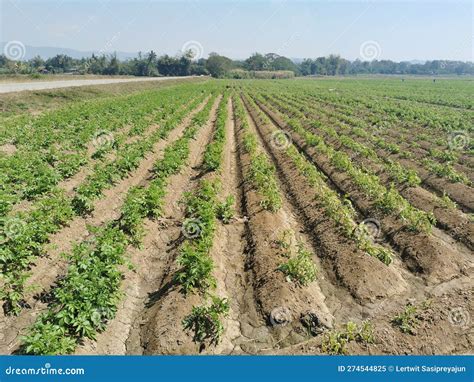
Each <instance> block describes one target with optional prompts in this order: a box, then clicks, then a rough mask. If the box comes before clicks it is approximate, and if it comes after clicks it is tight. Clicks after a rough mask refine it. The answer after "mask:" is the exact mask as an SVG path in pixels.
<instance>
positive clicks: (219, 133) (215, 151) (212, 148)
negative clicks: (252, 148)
mask: <svg viewBox="0 0 474 382" xmlns="http://www.w3.org/2000/svg"><path fill="white" fill-rule="evenodd" d="M228 99H229V95H228V93H227V92H226V93H224V96H223V98H222V101H221V103H220V105H219V109H218V110H217V119H216V123H215V128H214V136H213V139H212V141H211V143H209V145H208V146H207V147H206V151H205V152H204V161H203V167H204V169H205V170H206V171H216V170H219V168H220V164H221V159H222V152H223V150H224V145H225V125H226V121H227V114H228V113H227V102H228Z"/></svg>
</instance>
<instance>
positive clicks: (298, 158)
mask: <svg viewBox="0 0 474 382" xmlns="http://www.w3.org/2000/svg"><path fill="white" fill-rule="evenodd" d="M247 99H248V102H249V104H251V105H252V107H253V110H255V111H256V113H257V115H258V118H259V123H262V124H265V125H267V126H272V125H271V122H270V121H269V120H268V117H267V116H266V115H265V114H264V113H263V112H262V111H261V110H259V109H258V108H257V105H256V104H255V102H254V101H253V100H252V99H251V98H247ZM275 131H278V130H275ZM299 131H300V133H305V134H311V133H309V132H307V131H306V130H304V129H300V130H299ZM314 139H317V137H314ZM285 153H286V155H287V156H288V157H289V159H290V160H291V161H292V162H293V164H294V165H295V166H296V168H297V169H298V171H299V172H300V174H301V175H303V176H304V177H305V178H306V180H307V181H308V183H309V184H310V185H311V187H312V189H313V191H314V193H315V197H314V200H315V201H316V202H317V203H318V204H319V205H320V206H321V207H322V208H323V209H324V211H325V213H326V215H327V216H328V217H329V218H330V219H331V220H332V221H334V222H335V223H336V225H337V226H338V227H340V228H341V232H342V233H343V234H344V235H345V236H346V237H348V238H350V239H352V240H354V241H355V243H356V244H357V247H358V248H359V249H361V250H362V251H364V252H365V253H367V254H369V255H370V256H373V257H375V258H377V259H379V260H380V261H382V262H383V263H384V264H386V265H389V264H390V263H391V262H392V257H393V253H392V252H391V251H390V250H389V249H387V248H385V247H383V246H381V245H376V244H375V243H374V242H373V241H372V239H371V238H370V235H369V234H368V233H367V232H361V229H363V227H362V226H361V227H359V226H358V225H357V223H356V218H357V214H356V211H355V209H354V207H353V206H352V203H351V202H350V200H349V199H347V198H344V199H342V200H341V198H340V197H339V195H338V194H337V192H336V191H334V190H333V189H332V188H330V187H329V186H328V185H327V183H326V181H327V177H326V176H325V175H324V174H322V173H321V172H320V171H319V170H318V169H317V168H316V167H315V166H314V165H313V164H312V163H311V162H309V161H308V160H307V159H306V157H305V156H304V155H303V154H302V153H300V152H299V151H298V149H297V148H296V147H295V146H294V145H293V144H288V146H287V147H286V149H285Z"/></svg>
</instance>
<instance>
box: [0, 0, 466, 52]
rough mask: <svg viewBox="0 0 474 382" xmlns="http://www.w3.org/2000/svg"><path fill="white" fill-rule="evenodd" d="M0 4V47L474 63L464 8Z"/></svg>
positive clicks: (452, 4)
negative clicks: (191, 49)
mask: <svg viewBox="0 0 474 382" xmlns="http://www.w3.org/2000/svg"><path fill="white" fill-rule="evenodd" d="M0 1H1V4H2V6H1V19H0V21H1V27H0V29H1V34H0V41H4V42H7V41H11V40H16V41H21V42H22V43H23V44H25V45H31V46H52V47H64V48H73V49H78V50H99V51H104V52H112V51H115V50H116V51H125V52H137V51H148V50H150V49H153V50H155V51H156V52H158V54H162V53H168V54H175V53H178V52H179V51H180V50H181V48H182V47H183V45H184V44H186V42H188V44H190V45H192V46H195V47H196V46H197V48H195V49H198V50H200V53H202V54H203V56H207V55H208V54H209V53H210V52H212V51H217V52H219V53H221V54H223V55H226V56H229V57H232V58H245V57H247V56H249V55H250V54H251V53H252V52H255V51H259V52H275V53H278V54H281V55H285V56H288V57H298V58H302V57H318V56H323V55H328V54H330V53H336V54H340V55H341V56H343V57H345V58H349V59H356V58H358V57H359V58H360V57H361V56H364V54H365V53H363V49H364V47H366V45H367V44H368V45H369V47H370V46H371V47H372V48H374V49H375V51H376V52H375V58H378V59H392V60H397V61H399V60H412V59H420V60H425V59H436V58H437V59H458V60H470V61H472V60H473V49H474V47H473V37H474V30H473V20H474V13H473V3H472V2H471V1H437V2H433V1H407V0H403V1H390V2H389V1H366V0H360V1H353V0H352V1H290V0H287V1H283V0H275V1H246V0H240V1H211V0H200V1H197V0H194V1H156V0H151V1H149V0H129V1H122V0H118V1H117V0H82V1H80V0H77V1H71V0H50V1H44V0H29V1H26V0H0ZM364 43H365V45H364ZM370 54H372V53H369V55H370ZM372 57H373V56H372ZM362 58H363V57H362Z"/></svg>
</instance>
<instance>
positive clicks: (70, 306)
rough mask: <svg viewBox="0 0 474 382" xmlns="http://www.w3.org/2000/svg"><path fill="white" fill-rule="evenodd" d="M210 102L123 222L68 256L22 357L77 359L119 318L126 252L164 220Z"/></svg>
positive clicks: (130, 200) (132, 200) (136, 192)
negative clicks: (171, 188)
mask: <svg viewBox="0 0 474 382" xmlns="http://www.w3.org/2000/svg"><path fill="white" fill-rule="evenodd" d="M212 99H214V98H213V97H211V101H212ZM211 101H208V103H207V104H206V106H205V107H204V108H203V109H202V110H201V111H200V112H199V113H198V114H197V115H196V116H195V117H194V118H193V120H192V123H191V125H190V126H189V127H188V128H187V129H186V130H185V132H184V133H183V136H182V137H181V138H179V139H178V140H177V141H175V142H174V143H172V144H170V145H168V146H167V147H166V149H165V152H164V156H163V158H162V159H160V160H158V161H157V162H156V163H155V165H154V168H153V179H152V180H151V181H150V183H149V185H148V186H144V187H135V188H132V189H130V190H129V192H128V193H127V196H126V198H125V202H124V205H123V206H122V210H121V216H120V218H119V219H118V220H116V221H111V222H109V223H107V224H105V225H104V226H102V227H98V228H97V227H96V228H92V227H91V228H90V231H91V234H92V235H91V238H90V239H88V240H85V241H84V242H81V243H79V244H76V245H75V246H74V249H73V251H72V254H71V255H69V256H68V260H69V267H68V271H67V274H66V276H65V277H64V278H63V279H61V280H60V282H59V283H58V285H57V287H55V288H54V290H53V292H52V298H51V303H50V305H49V307H48V311H47V312H46V313H44V314H42V315H41V316H40V317H39V318H38V319H37V321H36V323H35V324H34V325H33V327H32V328H31V329H30V332H29V334H28V335H27V336H25V337H24V338H23V340H22V346H21V351H22V352H23V353H26V354H37V355H39V354H41V355H44V354H69V353H72V352H73V351H74V350H75V348H76V346H77V344H78V343H79V341H80V339H81V338H84V337H85V338H90V339H94V338H95V336H96V333H97V332H100V331H102V330H104V329H105V327H106V324H107V321H108V320H110V319H112V318H113V317H114V316H115V313H116V311H117V304H118V302H119V300H120V298H121V291H120V284H121V280H122V278H123V272H122V270H121V269H122V266H123V265H124V264H127V263H128V264H129V266H132V265H131V264H130V262H129V260H128V259H127V258H126V250H127V247H128V245H134V246H139V245H140V242H141V238H142V235H143V222H144V219H145V218H146V217H155V216H159V214H160V211H161V208H162V203H163V197H164V195H165V192H166V190H165V188H166V185H167V179H168V178H169V177H170V176H171V175H173V174H176V173H178V172H179V171H180V169H181V168H182V167H183V166H184V165H185V163H186V160H187V158H188V155H189V144H190V142H191V140H192V139H193V138H194V137H195V134H196V133H197V131H198V129H199V128H200V126H201V125H202V122H203V120H205V119H206V118H207V116H208V115H209V112H210V108H211V106H212V102H211ZM78 292H79V293H78Z"/></svg>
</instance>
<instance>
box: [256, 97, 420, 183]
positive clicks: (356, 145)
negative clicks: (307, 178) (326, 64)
mask: <svg viewBox="0 0 474 382" xmlns="http://www.w3.org/2000/svg"><path fill="white" fill-rule="evenodd" d="M265 98H266V99H269V100H272V101H273V102H274V103H275V104H277V105H278V106H279V107H282V105H284V104H287V105H291V106H292V107H293V108H295V110H297V109H296V108H297V107H299V108H300V110H302V111H306V112H307V114H305V113H303V112H299V113H298V117H300V118H302V119H305V120H308V119H309V118H310V120H311V122H310V126H311V127H312V128H314V129H317V130H320V131H322V132H324V133H325V134H327V135H328V136H329V137H331V138H332V139H334V140H335V141H336V142H337V143H339V144H341V145H342V146H344V147H346V148H348V149H350V150H352V151H354V152H355V153H357V154H359V155H361V156H362V157H364V158H367V159H370V160H371V161H373V162H374V163H376V164H378V165H381V166H382V167H383V168H384V169H385V170H386V171H387V173H388V174H389V175H390V177H391V179H392V180H393V181H394V182H396V183H397V184H399V185H401V186H406V185H408V186H410V187H415V186H418V185H419V184H420V183H421V179H420V178H419V176H418V174H417V173H416V171H414V170H413V169H408V168H405V167H403V166H402V165H400V163H398V162H394V161H393V160H391V159H390V158H386V157H384V158H380V157H379V156H378V155H377V153H376V152H375V151H374V150H373V149H372V148H370V147H367V146H365V145H363V144H361V143H360V142H358V141H357V140H355V139H353V138H351V137H349V136H348V135H345V134H343V133H342V132H341V133H338V132H337V131H336V129H334V128H333V127H329V126H326V125H325V124H323V123H322V122H321V121H320V120H319V119H314V118H311V114H310V108H309V106H306V105H305V104H304V103H303V102H301V101H300V102H299V103H297V102H296V101H293V100H290V99H288V98H289V97H287V98H286V99H285V102H283V100H282V99H281V98H280V97H278V96H277V97H270V96H266V97H265ZM338 126H339V128H340V129H341V130H343V131H344V132H346V131H347V130H350V129H349V128H348V127H347V126H346V125H342V124H339V125H338ZM360 134H363V136H364V137H366V138H367V137H368V135H369V134H368V133H367V132H366V131H364V130H362V129H359V135H360ZM373 140H374V141H375V142H376V145H377V146H378V147H381V148H384V149H388V150H389V151H391V152H394V151H393V150H395V148H393V147H392V146H396V145H393V144H391V143H387V142H385V140H383V139H382V138H380V137H377V136H375V137H374V138H373ZM395 151H396V152H399V149H398V147H396V150H395Z"/></svg>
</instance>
